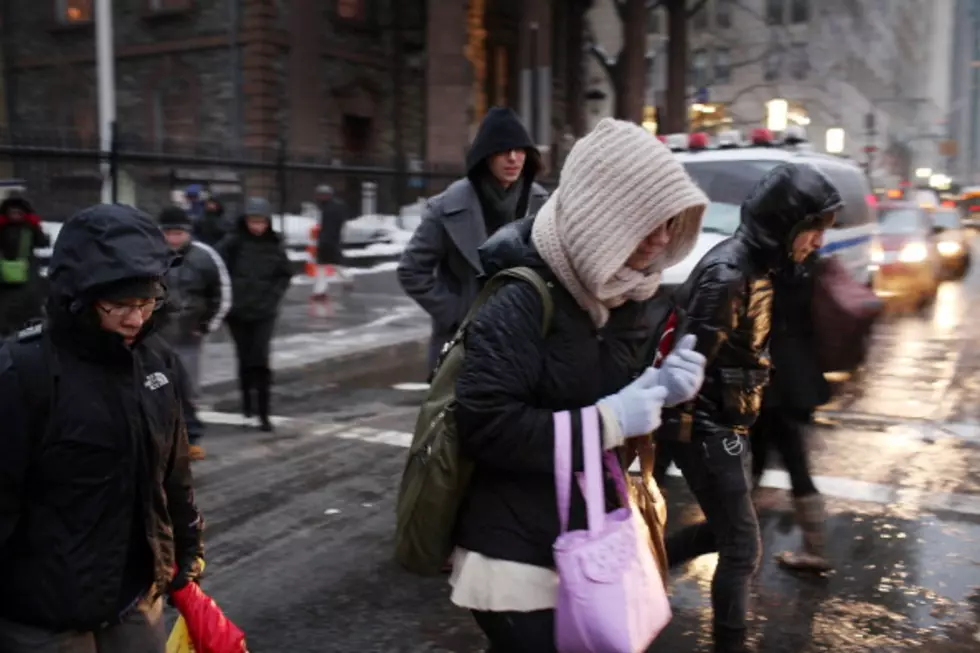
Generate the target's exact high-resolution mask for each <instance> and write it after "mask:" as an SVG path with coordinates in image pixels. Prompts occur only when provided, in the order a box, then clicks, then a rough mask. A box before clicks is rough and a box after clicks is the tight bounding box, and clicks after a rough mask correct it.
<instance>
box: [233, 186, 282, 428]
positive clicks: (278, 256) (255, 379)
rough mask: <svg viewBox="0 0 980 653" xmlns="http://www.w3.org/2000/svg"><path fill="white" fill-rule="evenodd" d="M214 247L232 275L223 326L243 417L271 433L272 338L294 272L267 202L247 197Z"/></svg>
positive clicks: (263, 199)
mask: <svg viewBox="0 0 980 653" xmlns="http://www.w3.org/2000/svg"><path fill="white" fill-rule="evenodd" d="M216 249H217V250H218V253H219V254H221V257H222V258H223V259H224V260H225V265H226V266H227V268H228V274H229V275H230V276H231V291H232V292H231V296H232V306H231V311H230V312H229V313H228V318H227V322H228V328H229V329H230V330H231V337H232V338H233V339H234V340H235V351H236V353H237V354H238V380H239V386H240V388H241V393H242V413H243V415H244V416H245V418H246V419H251V418H252V415H253V414H255V413H257V414H258V418H259V423H260V425H261V428H262V430H263V431H271V430H272V422H271V420H270V419H269V403H270V398H271V394H272V369H271V366H270V364H269V357H270V353H271V352H270V349H271V345H272V334H273V331H274V330H275V326H276V318H277V317H278V316H279V305H280V304H281V303H282V300H283V297H285V296H286V291H287V290H289V282H290V280H291V279H292V277H293V268H292V263H291V262H290V261H289V257H288V256H287V255H286V249H285V247H283V243H282V238H281V237H280V236H279V234H278V233H276V232H275V231H273V229H272V210H271V208H270V206H269V202H268V200H266V199H265V198H263V197H250V198H248V200H247V201H246V203H245V213H244V214H243V215H242V216H241V218H240V219H239V221H238V224H237V225H236V227H235V229H234V230H233V231H232V232H231V233H230V234H229V235H228V236H227V237H225V239H224V240H222V241H221V242H220V243H219V244H218V247H217V248H216ZM253 400H254V401H253ZM253 411H255V412H253Z"/></svg>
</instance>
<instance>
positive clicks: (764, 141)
mask: <svg viewBox="0 0 980 653" xmlns="http://www.w3.org/2000/svg"><path fill="white" fill-rule="evenodd" d="M751 139H752V144H753V145H772V132H771V131H769V130H768V129H763V128H761V127H760V128H757V129H753V130H752V135H751Z"/></svg>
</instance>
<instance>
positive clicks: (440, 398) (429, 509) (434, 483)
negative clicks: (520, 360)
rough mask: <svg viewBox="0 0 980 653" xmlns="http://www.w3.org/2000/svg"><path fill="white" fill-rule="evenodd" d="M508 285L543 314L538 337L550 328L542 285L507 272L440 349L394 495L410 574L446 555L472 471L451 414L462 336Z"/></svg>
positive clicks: (400, 551) (527, 272)
mask: <svg viewBox="0 0 980 653" xmlns="http://www.w3.org/2000/svg"><path fill="white" fill-rule="evenodd" d="M514 280H518V281H523V282H525V283H529V284H531V285H532V286H534V289H535V290H536V291H537V292H538V294H539V295H540V296H541V303H542V306H543V309H544V319H543V320H542V325H541V331H542V334H544V335H547V333H548V330H549V328H550V327H551V316H552V314H553V313H554V301H553V299H552V297H551V291H550V289H549V286H548V284H547V283H546V282H545V280H544V279H542V278H541V276H540V275H539V274H538V273H537V272H535V271H534V270H532V269H530V268H526V267H517V268H511V269H509V270H503V271H502V272H499V273H497V274H495V275H494V276H493V277H492V278H491V279H490V280H489V281H488V282H487V283H486V285H485V286H484V287H483V290H482V291H481V292H480V294H479V295H478V296H477V298H476V300H475V301H474V302H473V306H472V307H470V310H469V312H468V313H467V314H466V317H465V318H464V319H463V322H462V324H460V326H459V329H457V330H456V334H455V335H454V336H453V338H452V339H451V340H450V341H449V342H448V343H447V344H446V346H445V347H444V348H443V350H442V353H441V355H440V357H439V361H438V363H437V365H436V371H435V374H434V375H433V378H432V383H431V385H430V386H429V394H428V396H427V397H426V398H425V401H424V402H423V403H422V408H421V410H419V417H418V420H417V421H416V423H415V433H414V435H413V436H412V446H411V448H410V449H409V451H408V460H407V462H406V463H405V471H404V472H403V473H402V480H401V486H400V487H399V490H398V503H397V507H396V516H397V526H396V530H395V560H396V561H397V562H398V563H399V564H400V565H402V566H403V567H405V568H406V569H407V570H409V571H411V572H414V573H417V574H422V575H432V574H438V573H439V572H440V571H441V570H442V568H443V567H444V565H445V564H446V562H447V560H448V559H449V555H450V554H451V553H452V549H453V530H454V528H455V526H456V513H457V512H458V510H459V505H460V502H461V501H462V499H463V497H464V495H465V494H466V489H467V487H468V485H469V482H470V476H471V474H472V472H473V463H472V462H471V461H469V460H467V459H466V457H465V456H464V455H463V454H462V453H461V451H460V446H459V437H458V435H457V433H456V421H455V419H454V415H453V409H454V407H455V404H456V379H457V378H458V377H459V373H460V371H461V370H462V368H463V358H464V356H465V355H466V352H465V351H464V336H465V334H466V329H467V327H468V326H469V325H470V322H471V321H472V320H473V317H474V316H475V315H476V312H477V311H478V310H479V309H480V307H481V306H483V304H484V303H486V301H487V300H488V299H489V298H490V296H491V295H493V293H494V292H496V290H497V289H498V288H500V287H501V286H502V285H504V284H506V283H508V282H511V281H514Z"/></svg>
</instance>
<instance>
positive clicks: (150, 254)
mask: <svg viewBox="0 0 980 653" xmlns="http://www.w3.org/2000/svg"><path fill="white" fill-rule="evenodd" d="M172 261H173V254H172V252H171V251H170V248H169V247H168V246H167V244H166V241H165V240H164V238H163V235H162V233H161V232H160V230H159V228H158V227H157V226H156V224H155V223H154V222H153V221H152V220H151V219H150V218H149V217H148V216H146V215H144V214H142V213H140V212H139V211H137V210H136V209H132V208H130V207H125V206H119V205H116V206H107V205H100V206H95V207H92V208H90V209H87V210H85V211H83V212H81V213H80V214H78V215H76V216H75V217H73V218H72V219H70V220H69V221H68V222H66V223H65V225H64V227H63V228H62V230H61V233H60V235H59V238H58V241H57V244H56V246H55V249H54V252H53V255H52V258H51V286H52V290H51V296H50V298H49V301H48V324H47V326H46V327H45V328H44V329H35V330H33V332H31V333H28V332H24V333H22V334H21V336H20V337H19V338H18V340H17V341H16V342H8V343H7V344H5V345H4V346H3V347H0V397H2V398H3V438H2V439H0V578H2V579H3V582H2V583H0V617H2V618H4V619H8V620H11V621H14V622H17V623H23V624H28V625H34V626H39V627H43V628H48V629H53V630H58V631H61V630H81V631H88V630H92V629H95V628H97V627H99V626H100V624H103V623H107V622H108V623H112V622H113V620H114V619H116V618H118V616H119V614H120V611H121V610H122V609H124V608H125V606H126V605H128V604H130V603H132V602H133V601H134V600H135V599H136V598H138V597H139V596H140V595H141V594H145V593H147V592H151V591H152V590H153V588H154V587H155V588H156V591H163V590H165V589H166V588H167V585H168V583H169V582H170V581H171V577H172V576H173V570H174V566H175V565H177V566H180V567H181V568H185V567H188V564H189V562H190V561H193V560H194V559H195V558H197V557H199V556H200V555H202V547H201V529H202V526H201V518H200V515H199V513H198V510H197V508H196V506H195V504H194V494H193V490H192V482H191V472H190V467H189V461H188V455H187V449H188V443H187V433H186V430H185V428H184V424H183V419H182V417H181V412H180V411H181V402H180V401H179V392H180V389H179V388H178V387H177V384H178V383H179V381H178V377H177V375H175V374H174V373H173V370H174V369H176V362H175V359H174V356H173V353H172V352H171V351H170V349H169V348H168V347H167V346H166V345H165V344H164V343H163V341H162V340H160V339H159V337H158V336H156V335H154V334H153V320H152V318H151V320H150V321H149V322H148V323H147V326H146V328H145V329H144V331H143V332H142V333H141V334H140V337H139V338H138V339H137V341H136V342H135V343H134V344H133V345H131V346H126V345H125V344H124V342H123V339H122V338H121V337H120V336H118V335H116V334H114V333H110V332H108V331H105V330H103V329H102V328H101V327H100V326H99V317H98V314H97V313H96V311H97V310H98V309H97V308H96V306H95V305H94V300H95V299H96V298H98V296H99V294H100V288H105V287H106V286H108V285H110V284H115V283H119V282H126V281H129V280H134V279H160V278H162V276H163V275H164V273H165V272H166V271H167V269H168V268H169V267H170V265H171V263H172Z"/></svg>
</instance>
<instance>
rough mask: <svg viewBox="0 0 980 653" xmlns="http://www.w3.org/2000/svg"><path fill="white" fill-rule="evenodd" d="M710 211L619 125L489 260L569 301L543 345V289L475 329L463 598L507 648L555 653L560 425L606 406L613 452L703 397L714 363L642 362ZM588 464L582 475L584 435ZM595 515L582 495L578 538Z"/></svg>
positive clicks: (494, 309) (649, 143) (506, 235)
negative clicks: (534, 276)
mask: <svg viewBox="0 0 980 653" xmlns="http://www.w3.org/2000/svg"><path fill="white" fill-rule="evenodd" d="M706 205H707V198H706V197H705V196H704V194H703V193H702V192H701V191H700V190H699V189H698V188H697V186H696V185H695V184H694V183H693V182H692V181H691V179H690V177H689V176H688V175H687V173H686V172H685V171H684V168H683V167H682V166H681V165H680V163H678V162H677V160H676V159H675V158H674V157H673V155H672V154H671V152H670V151H669V150H668V149H667V148H666V146H664V145H663V144H662V143H661V142H660V141H658V140H657V139H656V138H655V137H654V136H652V135H651V134H650V133H649V132H647V131H646V130H644V129H642V128H641V127H639V126H637V125H635V124H632V123H628V122H623V121H618V120H611V119H606V120H603V121H601V122H600V123H599V124H598V125H597V126H596V128H595V129H594V130H593V131H592V132H591V133H590V134H588V135H587V136H586V137H584V138H582V139H581V140H580V141H578V143H576V145H575V147H574V148H573V149H572V151H571V153H570V154H569V156H568V158H567V160H566V162H565V165H564V167H563V169H562V172H561V178H560V182H559V186H558V189H557V190H556V191H555V193H554V194H553V195H552V196H551V198H550V199H549V200H548V202H547V203H546V204H545V205H544V207H542V209H541V210H540V211H539V212H538V214H537V217H536V218H533V219H527V220H523V221H520V222H517V223H514V224H512V225H510V226H508V227H505V228H504V229H501V230H500V231H499V232H497V234H496V235H495V236H494V237H492V238H491V239H490V240H489V241H487V243H486V244H484V246H483V247H482V248H481V249H480V257H481V262H482V264H483V268H484V271H485V273H486V274H487V275H493V274H494V273H495V272H498V271H500V270H502V269H506V268H510V267H517V266H526V267H530V268H532V269H534V270H535V271H536V272H537V273H538V274H539V275H541V277H542V278H543V279H544V280H545V282H546V283H547V284H548V287H549V289H550V291H551V296H552V300H553V302H554V313H553V315H552V318H551V321H550V324H549V328H548V330H547V332H546V333H542V329H541V326H542V322H543V318H544V309H543V304H542V300H541V297H540V295H539V294H538V292H537V291H536V290H535V289H534V288H533V287H532V286H531V285H530V284H527V283H521V282H514V283H510V284H507V285H505V286H503V287H502V288H500V289H499V290H498V291H497V292H496V293H494V295H493V296H492V297H491V298H490V299H489V300H488V301H487V302H486V304H484V305H483V306H482V307H481V308H480V309H479V310H478V312H477V314H476V316H475V317H474V320H473V321H472V323H471V324H470V326H469V328H468V330H467V332H466V336H465V337H466V340H465V346H466V354H465V357H464V362H463V369H462V371H461V373H460V376H459V378H458V380H457V384H456V400H457V405H456V408H455V418H456V423H457V431H458V434H459V438H460V443H461V445H462V447H463V450H464V451H465V452H466V454H467V455H468V456H469V457H470V458H471V459H472V460H473V462H474V464H475V469H474V472H473V477H472V481H471V483H470V486H469V488H468V491H467V496H466V497H465V500H464V502H463V505H462V507H461V509H460V512H459V515H458V521H457V526H456V538H455V544H456V553H455V554H454V559H453V576H452V580H451V582H452V584H453V595H452V600H453V602H454V603H455V604H456V605H458V606H461V607H464V608H468V609H470V610H471V611H473V614H474V617H475V619H476V621H477V623H478V624H479V626H480V627H481V628H482V629H483V631H484V632H485V633H486V634H487V637H488V638H489V640H490V643H491V650H493V651H498V650H499V651H508V652H510V653H520V652H522V651H534V652H535V653H546V652H547V651H553V650H555V648H554V621H553V616H554V611H553V608H554V605H555V588H556V586H557V576H556V574H555V572H554V571H553V567H554V561H553V558H552V545H553V543H554V541H555V539H556V537H557V536H558V535H559V528H558V512H557V508H556V505H555V480H554V424H553V419H552V418H553V415H554V413H555V412H559V411H567V410H571V411H575V410H577V409H581V408H586V407H590V406H598V408H599V411H600V414H601V416H602V437H603V441H604V445H605V447H606V448H607V449H608V448H613V447H616V446H619V445H621V444H622V443H623V441H624V439H625V438H630V437H638V436H643V435H646V434H648V433H650V432H651V431H653V430H654V429H656V427H657V426H658V425H659V423H660V410H661V408H662V406H663V405H664V404H667V405H672V404H676V403H681V402H683V401H687V400H689V399H691V398H692V397H693V396H694V395H696V393H697V390H698V388H699V387H700V383H701V380H702V379H703V365H704V360H703V358H701V357H700V355H699V354H697V353H695V352H693V351H690V350H689V348H685V349H684V350H683V351H678V352H676V353H673V354H671V355H670V356H668V357H667V359H666V360H665V361H664V364H663V365H662V366H661V368H660V369H653V368H651V367H650V365H651V362H652V361H651V360H646V359H644V357H643V355H642V354H641V353H642V352H648V351H653V350H655V349H656V347H655V346H654V347H651V346H650V344H651V342H652V341H654V340H655V339H656V338H657V337H659V334H658V333H657V328H658V326H659V325H658V324H656V323H655V318H654V317H653V316H654V315H657V314H658V313H659V312H658V311H657V310H656V308H657V307H656V306H654V303H655V300H653V299H652V298H653V296H654V294H655V293H656V291H657V287H658V286H659V283H660V275H661V272H662V270H664V269H665V268H666V267H669V266H670V265H673V264H674V263H676V262H678V261H680V260H681V259H682V258H684V256H686V255H687V254H688V253H690V251H691V249H692V248H693V246H694V242H695V240H696V238H697V235H698V232H699V231H700V227H701V217H702V215H703V213H704V209H705V206H706ZM654 344H655V343H654ZM689 344H690V343H688V345H689ZM572 454H573V455H572V458H573V460H572V463H573V466H574V468H575V470H577V471H581V470H582V469H583V460H582V458H583V451H582V443H581V434H580V433H578V432H576V433H575V434H574V435H573V450H572ZM606 496H607V497H609V498H610V499H614V498H615V496H616V494H615V492H614V491H613V489H612V487H609V488H607V491H606ZM584 512H585V511H584V502H583V499H582V497H581V495H580V494H579V492H578V490H577V489H575V490H573V494H572V507H571V519H570V524H569V528H570V529H573V530H574V529H580V528H583V527H584V526H585V521H584Z"/></svg>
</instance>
